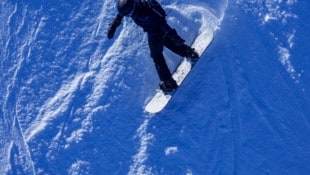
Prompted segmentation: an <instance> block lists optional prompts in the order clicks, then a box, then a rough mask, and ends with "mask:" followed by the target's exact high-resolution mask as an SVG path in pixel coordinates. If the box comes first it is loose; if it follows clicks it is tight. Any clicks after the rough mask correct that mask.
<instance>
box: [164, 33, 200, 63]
mask: <svg viewBox="0 0 310 175" xmlns="http://www.w3.org/2000/svg"><path fill="white" fill-rule="evenodd" d="M164 45H165V46H166V47H167V48H168V49H170V50H171V51H172V52H174V53H176V54H178V55H180V56H182V57H186V58H189V59H191V60H193V61H195V60H197V59H198V58H199V55H198V54H197V52H196V51H195V50H194V49H193V48H191V47H190V46H188V45H186V44H181V45H179V44H176V43H175V42H173V40H171V39H169V38H168V39H165V41H164Z"/></svg>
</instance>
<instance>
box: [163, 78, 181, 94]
mask: <svg viewBox="0 0 310 175" xmlns="http://www.w3.org/2000/svg"><path fill="white" fill-rule="evenodd" d="M159 87H160V89H161V90H163V91H164V92H171V91H173V90H175V89H176V88H178V84H177V82H176V81H175V80H174V79H170V80H166V81H160V83H159Z"/></svg>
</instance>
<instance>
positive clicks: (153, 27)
mask: <svg viewBox="0 0 310 175" xmlns="http://www.w3.org/2000/svg"><path fill="white" fill-rule="evenodd" d="M117 10H118V14H117V15H116V17H115V18H114V19H113V21H112V23H111V24H110V25H109V29H108V38H109V39H111V38H113V36H114V34H115V31H116V28H117V27H118V26H119V25H120V24H121V21H122V19H123V17H125V16H127V17H131V18H132V19H133V21H134V22H135V23H136V24H137V25H138V26H141V27H142V28H143V30H144V31H145V32H146V33H147V36H148V44H149V48H150V54H151V57H152V59H153V61H154V63H155V67H156V70H157V73H158V75H159V79H160V83H159V86H160V88H161V89H162V90H163V91H166V92H169V91H172V90H174V89H176V88H177V87H178V85H177V83H176V81H175V80H174V79H173V78H172V75H171V72H170V70H169V68H168V66H167V63H166V61H165V58H164V56H163V48H164V46H165V47H167V48H168V49H170V50H171V51H173V52H174V53H176V54H178V55H180V56H182V57H187V58H188V59H191V60H193V61H195V60H197V59H198V57H199V56H198V54H197V52H195V50H194V49H192V48H191V47H190V46H188V45H186V44H184V42H185V40H184V39H182V38H181V37H180V36H179V35H178V34H177V32H176V30H175V29H173V28H171V27H170V26H169V25H168V24H167V21H166V12H165V10H164V9H163V8H162V6H161V5H160V4H159V3H158V2H157V1H156V0H119V1H118V3H117Z"/></svg>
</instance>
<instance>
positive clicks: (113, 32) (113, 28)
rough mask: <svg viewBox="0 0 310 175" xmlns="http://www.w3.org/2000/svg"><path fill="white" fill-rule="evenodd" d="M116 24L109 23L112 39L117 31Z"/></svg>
mask: <svg viewBox="0 0 310 175" xmlns="http://www.w3.org/2000/svg"><path fill="white" fill-rule="evenodd" d="M116 28H117V27H116V26H115V25H113V24H110V25H109V29H108V38H109V39H112V38H113V37H114V34H115V31H116Z"/></svg>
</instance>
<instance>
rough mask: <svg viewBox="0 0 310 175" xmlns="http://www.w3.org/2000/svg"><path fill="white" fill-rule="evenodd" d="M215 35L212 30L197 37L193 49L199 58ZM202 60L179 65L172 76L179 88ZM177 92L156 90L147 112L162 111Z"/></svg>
mask: <svg viewBox="0 0 310 175" xmlns="http://www.w3.org/2000/svg"><path fill="white" fill-rule="evenodd" d="M213 35H214V33H213V30H212V29H206V30H204V31H201V32H200V34H198V36H197V37H196V39H194V42H193V44H192V46H191V47H192V48H194V49H195V51H196V52H197V53H198V55H199V57H201V55H202V54H203V53H204V51H205V50H206V49H207V47H208V46H209V45H210V44H211V42H212V40H213ZM200 59H201V58H199V59H198V60H197V61H195V62H192V61H190V60H188V59H186V58H184V59H183V61H182V62H181V63H180V64H179V66H178V67H177V68H176V71H175V72H174V73H173V74H172V77H173V78H174V80H175V81H176V82H177V84H178V86H179V88H180V85H181V84H182V82H183V80H184V79H185V78H186V76H187V75H188V74H189V72H190V71H191V70H192V68H193V67H194V65H195V64H196V63H197V62H199V60H200ZM176 91H177V89H176V90H174V91H172V92H164V91H162V90H161V89H160V88H158V89H156V92H155V95H154V96H153V97H152V98H151V99H150V101H149V102H148V103H147V104H146V106H145V111H146V112H148V113H152V114H155V113H158V112H160V111H162V110H163V109H164V108H165V106H166V105H167V104H168V103H169V101H170V99H171V98H172V96H173V95H174V94H175V92H176Z"/></svg>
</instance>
